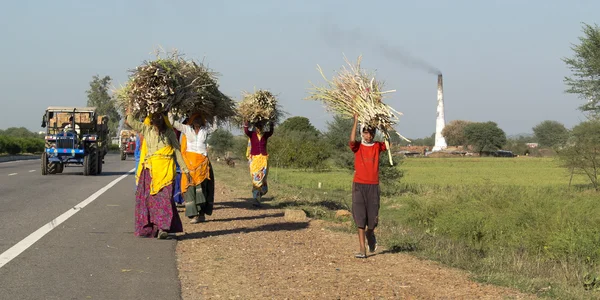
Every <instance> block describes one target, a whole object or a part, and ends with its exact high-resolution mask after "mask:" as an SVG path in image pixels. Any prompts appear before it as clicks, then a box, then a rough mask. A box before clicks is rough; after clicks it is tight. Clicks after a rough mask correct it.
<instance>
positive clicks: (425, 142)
mask: <svg viewBox="0 0 600 300" xmlns="http://www.w3.org/2000/svg"><path fill="white" fill-rule="evenodd" d="M411 140H412V143H411V145H413V146H428V147H433V145H435V132H434V133H432V134H431V135H430V136H428V137H424V138H418V139H411ZM429 150H431V148H430V149H429Z"/></svg>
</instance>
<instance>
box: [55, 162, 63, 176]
mask: <svg viewBox="0 0 600 300" xmlns="http://www.w3.org/2000/svg"><path fill="white" fill-rule="evenodd" d="M64 169H65V164H63V163H57V164H56V173H58V174H60V173H62V172H63V170H64Z"/></svg>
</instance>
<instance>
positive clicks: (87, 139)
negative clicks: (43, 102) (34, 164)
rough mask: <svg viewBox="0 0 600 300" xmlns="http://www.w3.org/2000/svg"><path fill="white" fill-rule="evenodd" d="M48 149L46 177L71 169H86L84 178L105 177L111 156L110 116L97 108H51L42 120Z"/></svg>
mask: <svg viewBox="0 0 600 300" xmlns="http://www.w3.org/2000/svg"><path fill="white" fill-rule="evenodd" d="M42 127H43V128H46V132H45V138H44V139H45V140H46V145H45V149H44V153H42V162H41V164H42V165H41V169H42V175H48V174H56V173H62V172H63V169H64V167H65V166H67V165H71V164H73V165H81V166H83V175H85V176H88V175H98V174H100V173H102V164H103V163H104V156H105V155H106V153H107V152H108V134H109V130H108V116H98V115H97V113H96V108H95V107H61V106H50V107H48V109H46V112H45V113H44V116H43V117H42Z"/></svg>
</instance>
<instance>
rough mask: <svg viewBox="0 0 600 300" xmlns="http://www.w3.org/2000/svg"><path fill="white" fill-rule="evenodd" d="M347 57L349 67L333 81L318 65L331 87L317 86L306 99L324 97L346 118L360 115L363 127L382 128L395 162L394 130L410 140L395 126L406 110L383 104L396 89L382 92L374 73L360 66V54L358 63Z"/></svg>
mask: <svg viewBox="0 0 600 300" xmlns="http://www.w3.org/2000/svg"><path fill="white" fill-rule="evenodd" d="M344 59H345V61H346V63H347V64H348V65H349V68H346V67H343V68H342V70H341V71H339V72H338V74H337V76H335V77H333V79H332V80H331V81H330V80H328V79H327V78H326V77H325V75H324V74H323V70H322V69H321V67H320V66H318V65H317V69H318V70H319V72H320V73H321V76H323V78H324V79H325V80H326V81H327V83H328V85H329V86H328V87H318V86H313V89H312V90H311V92H310V96H309V97H307V98H306V99H308V100H321V101H323V103H324V104H325V108H326V109H327V110H328V111H330V112H333V113H336V114H338V115H341V116H343V117H348V118H350V117H354V114H357V115H358V121H359V123H360V124H361V125H362V126H365V127H367V128H370V129H378V130H379V131H380V132H381V133H382V135H383V137H384V141H385V143H386V146H387V148H388V155H389V158H390V164H391V163H392V157H391V152H390V151H389V150H390V149H389V140H390V134H389V133H390V131H394V132H396V133H397V134H398V135H399V136H400V138H402V139H404V140H406V141H409V140H408V139H407V138H405V137H403V136H402V135H401V134H400V133H398V132H397V131H395V130H394V128H393V126H394V125H395V124H396V122H397V121H398V116H400V115H402V113H400V112H398V111H396V110H395V109H393V108H392V107H391V106H389V105H387V104H385V103H383V98H384V96H385V95H386V94H388V93H392V92H395V90H390V91H382V89H383V84H382V83H381V82H380V81H377V80H376V79H375V77H374V76H373V75H372V74H369V73H367V72H364V71H363V70H361V69H360V61H361V57H360V56H359V57H358V61H357V63H356V65H352V64H351V63H350V62H349V61H348V60H347V59H346V58H344ZM409 142H410V141H409Z"/></svg>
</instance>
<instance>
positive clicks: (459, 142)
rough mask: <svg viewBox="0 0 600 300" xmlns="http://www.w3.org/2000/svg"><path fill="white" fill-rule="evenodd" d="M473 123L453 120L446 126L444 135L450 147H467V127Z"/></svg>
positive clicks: (443, 131)
mask: <svg viewBox="0 0 600 300" xmlns="http://www.w3.org/2000/svg"><path fill="white" fill-rule="evenodd" d="M470 123H472V122H471V121H465V120H453V121H451V122H450V123H448V124H447V125H446V126H444V129H443V130H442V135H443V136H444V138H445V139H446V143H447V144H448V145H449V146H465V145H466V144H467V137H466V136H465V126H467V125H468V124H470Z"/></svg>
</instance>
